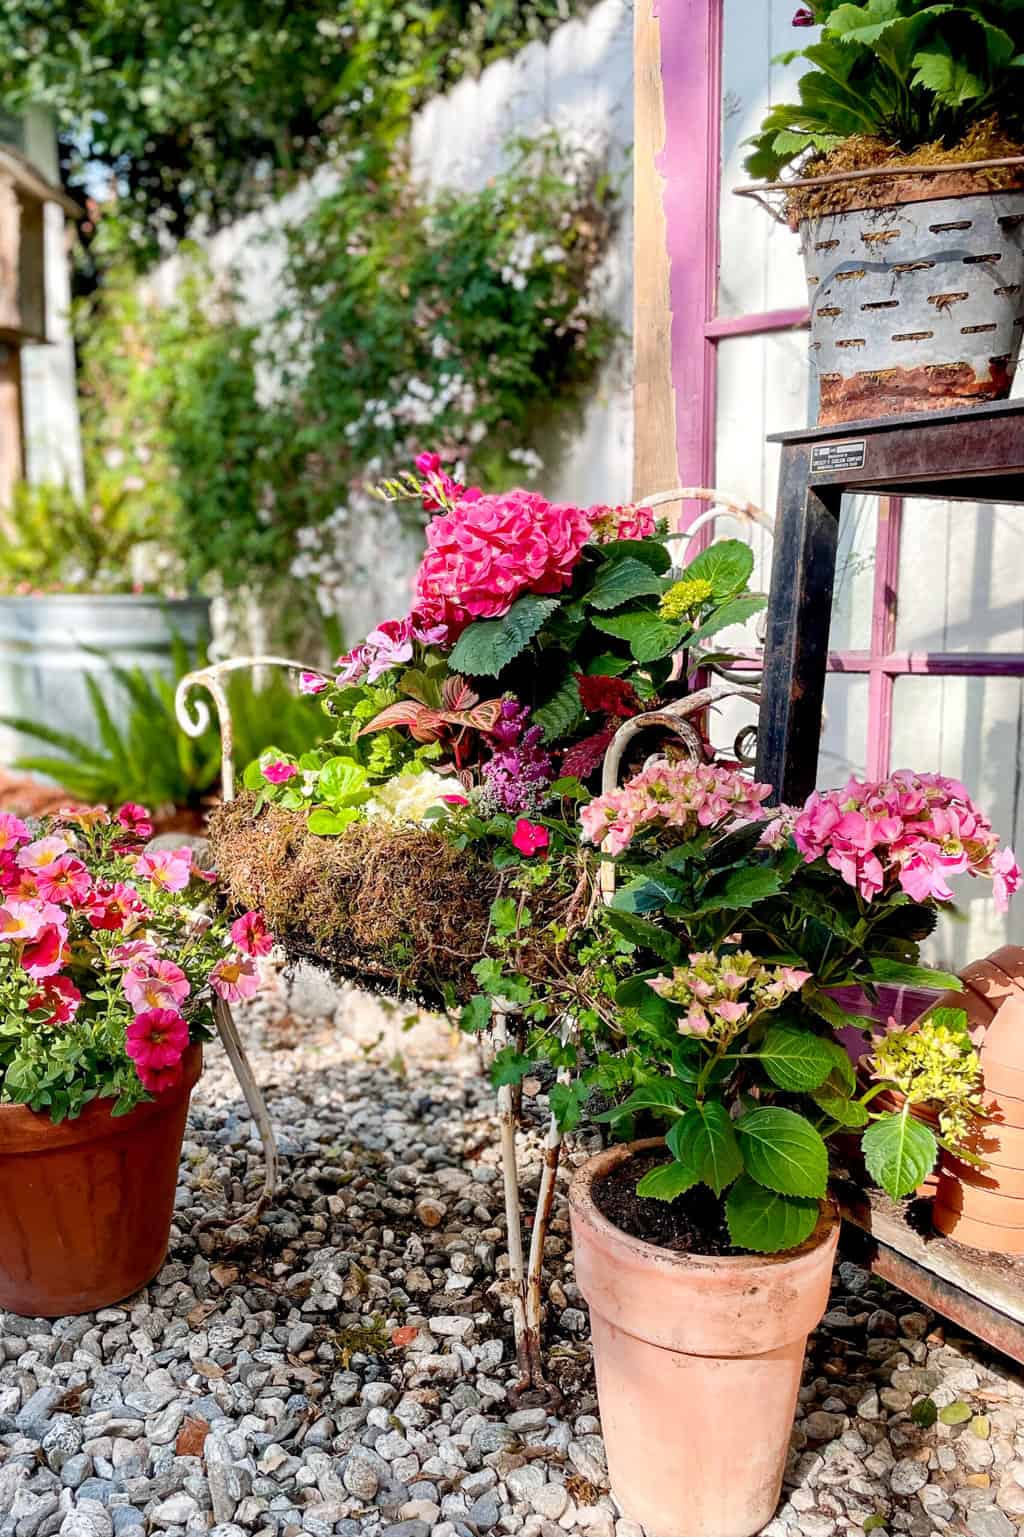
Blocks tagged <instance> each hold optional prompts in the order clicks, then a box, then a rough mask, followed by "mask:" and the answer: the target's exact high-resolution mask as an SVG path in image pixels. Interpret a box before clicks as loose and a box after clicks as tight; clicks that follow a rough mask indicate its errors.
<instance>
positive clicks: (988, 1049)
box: [934, 945, 1024, 1254]
mask: <svg viewBox="0 0 1024 1537" xmlns="http://www.w3.org/2000/svg"><path fill="white" fill-rule="evenodd" d="M961 975H962V977H963V981H964V988H965V990H964V992H963V993H962V994H956V993H950V994H949V996H948V999H946V1000H944V1001H946V1002H948V1003H949V1004H950V1005H951V1006H953V1007H956V1006H959V1007H962V1008H965V1009H966V1010H967V1016H968V1024H969V1026H970V1029H971V1038H972V1040H973V1041H974V1044H975V1046H977V1047H978V1048H979V1051H980V1055H981V1070H982V1077H983V1080H984V1099H985V1104H986V1107H987V1109H988V1112H989V1115H990V1117H991V1119H990V1120H988V1121H986V1122H985V1124H984V1126H983V1127H982V1128H981V1130H980V1131H979V1133H978V1135H977V1137H976V1139H975V1142H974V1145H973V1148H972V1151H974V1152H976V1153H977V1155H978V1156H979V1158H982V1159H984V1161H985V1162H984V1167H981V1168H976V1167H973V1166H972V1165H970V1164H965V1163H961V1162H960V1160H959V1159H956V1158H952V1157H950V1156H949V1155H948V1154H946V1153H944V1154H943V1156H942V1163H941V1165H940V1168H939V1180H938V1188H937V1190H936V1194H935V1206H934V1221H935V1226H936V1227H937V1228H938V1230H939V1232H940V1233H945V1234H947V1235H948V1236H949V1237H950V1238H955V1239H957V1240H958V1242H960V1243H965V1244H970V1245H972V1246H973V1247H974V1248H977V1249H985V1250H988V1251H989V1252H990V1253H993V1254H1024V949H1020V948H1018V947H1016V946H1013V945H1008V946H1005V947H1004V948H1003V949H1001V950H996V951H995V952H994V954H992V955H990V956H988V957H987V959H985V960H983V961H974V962H972V963H971V965H970V966H968V967H967V968H966V970H965V971H963V972H962V973H961Z"/></svg>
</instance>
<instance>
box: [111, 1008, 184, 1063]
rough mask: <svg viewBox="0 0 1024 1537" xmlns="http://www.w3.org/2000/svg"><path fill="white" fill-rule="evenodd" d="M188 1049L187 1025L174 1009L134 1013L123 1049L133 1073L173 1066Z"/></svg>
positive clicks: (147, 1010)
mask: <svg viewBox="0 0 1024 1537" xmlns="http://www.w3.org/2000/svg"><path fill="white" fill-rule="evenodd" d="M187 1046H188V1023H187V1021H186V1020H184V1019H183V1018H182V1016H181V1015H180V1014H179V1013H178V1011H177V1010H176V1009H146V1010H145V1011H144V1012H143V1013H141V1014H136V1016H135V1018H134V1019H133V1020H132V1022H131V1024H130V1025H129V1026H128V1029H127V1031H126V1033H125V1043H124V1049H125V1051H126V1052H127V1053H128V1055H129V1056H130V1057H131V1059H132V1061H133V1062H134V1063H135V1067H136V1071H139V1070H140V1069H142V1068H146V1069H152V1068H166V1067H174V1066H175V1065H176V1064H177V1063H179V1062H180V1061H181V1058H182V1056H183V1054H184V1052H185V1048H186V1047H187ZM140 1077H141V1072H140Z"/></svg>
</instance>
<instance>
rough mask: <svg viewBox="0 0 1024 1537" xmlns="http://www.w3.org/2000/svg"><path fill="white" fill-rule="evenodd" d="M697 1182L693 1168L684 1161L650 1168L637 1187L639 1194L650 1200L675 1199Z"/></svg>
mask: <svg viewBox="0 0 1024 1537" xmlns="http://www.w3.org/2000/svg"><path fill="white" fill-rule="evenodd" d="M696 1183H697V1176H696V1174H694V1172H693V1170H692V1169H688V1168H687V1167H686V1165H685V1164H682V1163H663V1164H660V1165H659V1166H658V1168H656V1169H648V1171H647V1173H646V1174H645V1175H644V1177H643V1179H642V1180H640V1181H639V1183H638V1184H637V1187H636V1193H637V1195H640V1196H643V1197H644V1198H645V1199H646V1200H648V1201H674V1200H675V1198H676V1196H679V1195H685V1193H686V1192H687V1190H692V1189H693V1186H694V1185H695V1184H696Z"/></svg>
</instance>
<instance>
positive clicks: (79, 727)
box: [0, 593, 210, 766]
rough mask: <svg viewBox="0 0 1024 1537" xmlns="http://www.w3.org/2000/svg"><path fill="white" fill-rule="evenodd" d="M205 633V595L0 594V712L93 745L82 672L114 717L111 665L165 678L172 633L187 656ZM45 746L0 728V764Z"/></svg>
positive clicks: (119, 705)
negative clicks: (89, 677) (96, 687)
mask: <svg viewBox="0 0 1024 1537" xmlns="http://www.w3.org/2000/svg"><path fill="white" fill-rule="evenodd" d="M209 633H210V608H209V604H208V603H207V601H206V599H205V598H175V599H165V598H158V597H145V596H137V595H135V594H132V593H126V594H124V595H118V596H103V597H93V596H89V595H86V594H75V593H54V594H51V595H46V596H41V597H9V598H7V597H0V715H2V716H17V717H22V718H29V719H31V720H33V721H38V722H39V724H40V725H44V726H49V727H51V728H52V729H53V730H56V731H63V732H67V733H68V734H69V735H71V736H75V737H79V738H81V739H82V740H84V741H87V742H89V743H92V744H94V745H99V733H98V731H97V728H96V721H95V716H94V713H93V708H92V703H91V701H90V698H89V692H88V689H87V687H86V682H85V678H86V674H89V673H91V674H92V676H93V677H94V678H95V679H96V681H97V682H98V683H99V685H100V687H101V688H102V690H103V695H104V698H105V699H106V701H107V702H108V704H109V705H110V706H111V708H112V713H113V715H114V718H115V720H116V719H117V718H118V713H119V711H121V710H123V708H124V703H125V701H124V696H123V692H122V690H120V689H119V688H118V686H117V684H116V682H115V681H114V680H113V679H112V677H111V676H110V671H111V667H112V666H115V667H121V668H133V667H142V668H144V669H145V670H146V671H147V672H162V673H164V674H165V675H166V676H167V677H172V676H173V671H174V669H173V663H172V655H171V653H172V643H173V639H174V637H175V636H178V637H179V638H180V639H181V640H182V641H184V643H185V644H186V646H188V648H189V652H190V655H191V656H192V657H194V656H195V652H196V648H197V647H199V646H202V645H205V643H206V641H207V640H208V638H209ZM97 650H98V651H101V652H102V653H103V655H96V654H95V652H96V651H97ZM51 752H52V749H50V748H48V747H45V746H44V745H43V744H42V743H40V742H39V741H37V740H35V739H33V738H31V737H27V736H23V735H21V734H20V733H18V732H14V731H11V730H9V729H8V728H7V727H0V763H2V764H4V765H5V766H9V765H10V764H11V763H12V762H13V761H14V759H15V758H17V757H23V756H28V755H32V756H40V755H47V756H49V755H50V754H51Z"/></svg>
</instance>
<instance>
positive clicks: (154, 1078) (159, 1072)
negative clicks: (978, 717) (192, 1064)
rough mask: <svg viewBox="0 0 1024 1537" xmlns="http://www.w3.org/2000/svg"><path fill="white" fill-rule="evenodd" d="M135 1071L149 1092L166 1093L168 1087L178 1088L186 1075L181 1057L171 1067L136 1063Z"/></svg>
mask: <svg viewBox="0 0 1024 1537" xmlns="http://www.w3.org/2000/svg"><path fill="white" fill-rule="evenodd" d="M135 1071H136V1073H137V1074H138V1077H139V1082H140V1083H141V1084H142V1087H143V1088H144V1089H145V1090H146V1092H147V1093H148V1094H164V1093H166V1091H167V1090H168V1089H176V1088H177V1087H178V1084H179V1083H180V1082H181V1080H182V1077H183V1076H184V1075H183V1073H182V1068H181V1058H180V1057H179V1058H178V1060H177V1062H172V1063H171V1065H170V1067H143V1066H142V1065H141V1064H139V1063H136V1067H135Z"/></svg>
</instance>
